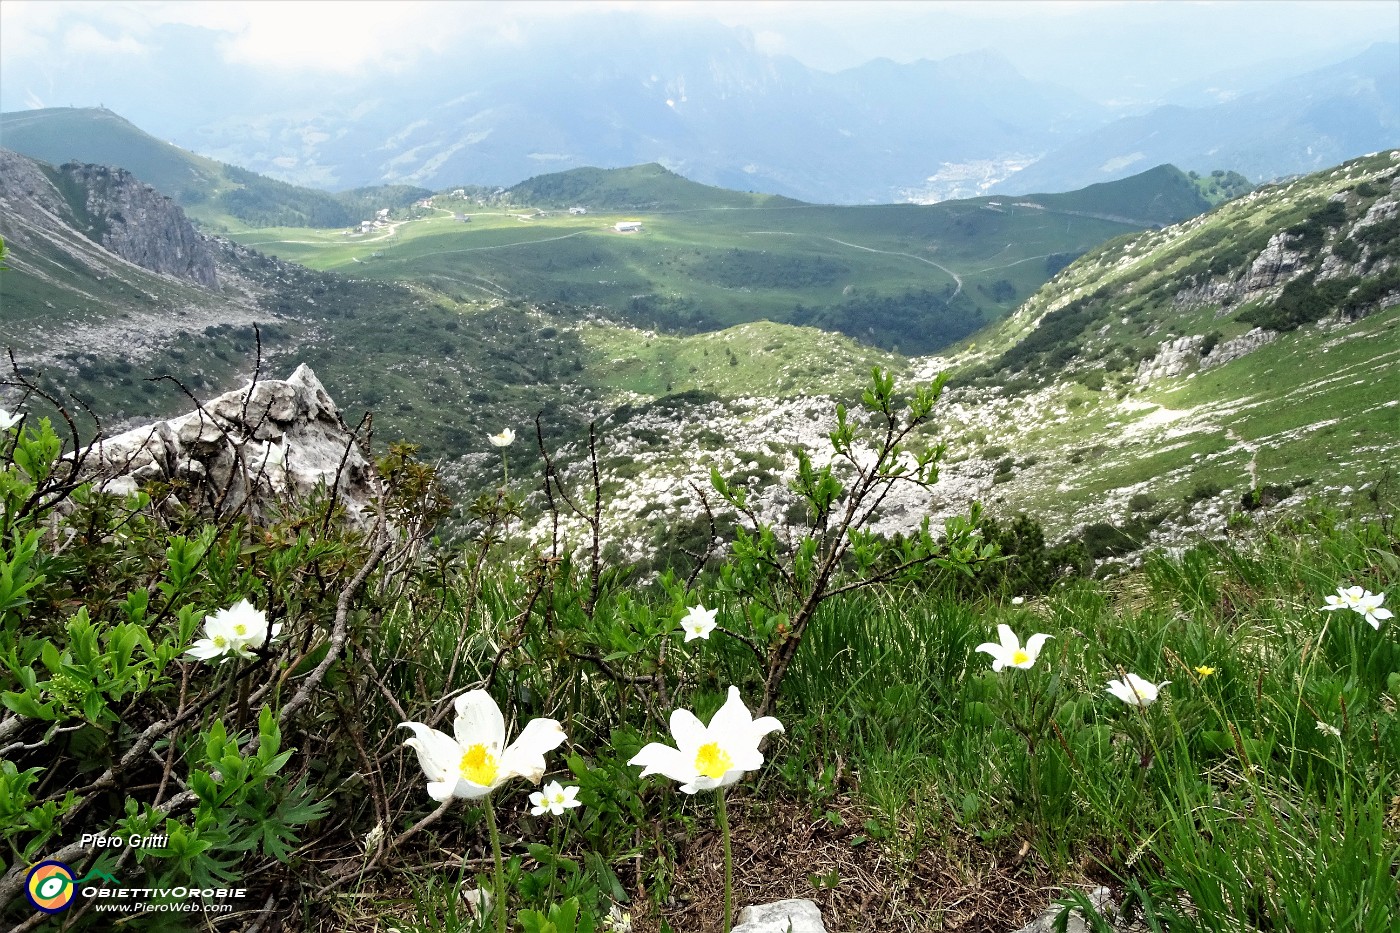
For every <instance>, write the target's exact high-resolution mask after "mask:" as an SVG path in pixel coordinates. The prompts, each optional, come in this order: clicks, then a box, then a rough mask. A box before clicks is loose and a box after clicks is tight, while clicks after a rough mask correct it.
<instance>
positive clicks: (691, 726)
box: [627, 687, 783, 794]
mask: <svg viewBox="0 0 1400 933" xmlns="http://www.w3.org/2000/svg"><path fill="white" fill-rule="evenodd" d="M782 731H783V724H782V723H780V722H778V720H776V719H774V718H773V717H772V716H764V717H762V718H761V719H754V718H753V714H751V713H750V712H749V710H748V707H746V706H745V705H744V701H743V700H741V699H739V688H738V687H730V688H729V699H728V700H726V701H725V703H724V705H723V706H721V707H720V708H719V712H717V713H715V715H714V717H713V718H712V719H711V720H710V724H709V725H708V726H706V725H705V724H704V723H702V722H701V721H700V719H699V718H698V717H697V716H696V715H695V714H694V713H692V712H691V711H690V710H688V709H678V710H676V711H674V712H673V713H671V736H672V738H674V739H675V740H676V747H675V748H672V747H671V746H669V745H662V744H661V743H660V742H652V743H651V744H649V745H647V746H646V747H645V748H643V749H642V750H641V751H640V752H638V753H637V754H636V756H635V757H633V759H632V760H631V761H629V762H627V763H628V764H629V765H639V766H641V768H642V774H641V776H642V777H647V776H648V775H652V774H664V775H666V777H668V778H670V779H671V780H673V781H676V782H678V783H679V784H680V785H681V790H682V791H683V792H684V793H687V794H693V793H695V792H696V791H701V790H714V789H715V788H717V787H728V786H729V785H730V784H733V783H734V782H736V781H738V780H739V779H740V778H741V777H743V776H744V772H746V771H756V770H757V769H758V768H760V767H762V766H763V752H761V751H759V750H758V745H759V743H760V742H761V741H763V737H764V736H766V735H767V734H768V733H770V732H782Z"/></svg>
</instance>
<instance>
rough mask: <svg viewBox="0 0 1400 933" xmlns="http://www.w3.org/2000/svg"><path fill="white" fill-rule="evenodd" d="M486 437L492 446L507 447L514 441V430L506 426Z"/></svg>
mask: <svg viewBox="0 0 1400 933" xmlns="http://www.w3.org/2000/svg"><path fill="white" fill-rule="evenodd" d="M486 439H487V440H488V441H490V442H491V446H492V447H509V446H510V445H511V444H512V443H513V442H514V441H515V431H514V430H513V429H511V428H506V429H505V430H504V431H502V432H501V433H500V434H492V435H490V436H489V437H487V438H486Z"/></svg>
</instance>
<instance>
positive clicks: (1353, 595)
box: [1322, 586, 1371, 612]
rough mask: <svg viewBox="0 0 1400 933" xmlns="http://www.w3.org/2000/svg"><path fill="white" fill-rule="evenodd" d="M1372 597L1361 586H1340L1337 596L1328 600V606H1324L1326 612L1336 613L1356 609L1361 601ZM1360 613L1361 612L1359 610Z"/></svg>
mask: <svg viewBox="0 0 1400 933" xmlns="http://www.w3.org/2000/svg"><path fill="white" fill-rule="evenodd" d="M1369 595H1371V594H1370V593H1368V592H1367V591H1366V590H1364V589H1363V588H1361V587H1359V586H1339V587H1337V595H1336V596H1328V597H1327V598H1326V602H1327V605H1325V606H1323V607H1322V608H1323V611H1325V612H1335V611H1336V610H1338V609H1356V607H1357V606H1358V605H1359V604H1360V603H1361V600H1362V599H1363V598H1364V597H1366V596H1369ZM1357 611H1360V610H1357Z"/></svg>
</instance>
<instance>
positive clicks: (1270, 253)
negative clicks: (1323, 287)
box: [1244, 233, 1308, 292]
mask: <svg viewBox="0 0 1400 933" xmlns="http://www.w3.org/2000/svg"><path fill="white" fill-rule="evenodd" d="M1288 237H1289V235H1288V234H1287V233H1275V234H1274V235H1273V237H1271V238H1270V239H1269V245H1268V246H1265V247H1264V251H1263V252H1261V253H1260V254H1259V255H1258V256H1257V257H1255V260H1254V262H1253V263H1251V264H1250V267H1249V272H1248V273H1247V274H1246V275H1245V278H1244V287H1245V291H1250V292H1255V291H1262V290H1263V289H1266V288H1273V287H1274V286H1275V285H1283V284H1284V283H1285V282H1287V281H1288V280H1289V279H1291V278H1293V276H1294V275H1296V274H1297V273H1298V272H1299V271H1300V270H1301V269H1302V268H1303V266H1304V265H1306V264H1307V261H1308V257H1307V256H1305V255H1304V254H1303V253H1302V252H1300V251H1298V250H1295V249H1289V247H1288Z"/></svg>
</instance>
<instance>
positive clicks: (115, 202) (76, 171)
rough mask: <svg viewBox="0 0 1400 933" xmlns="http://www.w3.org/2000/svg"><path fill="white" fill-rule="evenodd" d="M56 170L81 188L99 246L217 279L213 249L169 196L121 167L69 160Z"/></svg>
mask: <svg viewBox="0 0 1400 933" xmlns="http://www.w3.org/2000/svg"><path fill="white" fill-rule="evenodd" d="M59 171H61V172H62V173H63V174H64V175H66V176H67V177H68V178H69V179H71V180H72V181H73V182H74V183H76V184H77V185H78V186H79V187H80V189H82V190H86V192H87V201H86V204H85V205H84V208H85V210H86V212H87V215H88V217H89V219H90V220H91V221H92V226H95V227H96V228H97V229H96V230H95V231H94V232H95V233H96V236H95V237H94V239H96V240H97V241H98V242H100V243H101V244H102V245H103V246H105V247H107V248H108V249H109V250H111V251H112V252H114V253H116V254H117V255H118V256H120V257H122V258H123V259H125V260H127V261H128V262H132V263H135V264H136V265H138V266H140V267H141V268H143V269H150V270H151V271H152V272H160V273H162V274H164V275H173V276H175V277H176V278H181V279H185V280H187V281H190V282H196V283H198V284H200V285H203V286H204V287H206V288H213V287H214V286H215V285H216V284H217V278H216V277H215V273H214V253H213V251H212V250H211V249H210V248H209V247H208V245H207V244H205V242H204V241H203V240H202V239H201V238H200V236H199V234H197V233H195V232H194V227H192V226H191V225H190V222H189V220H188V219H187V218H186V217H185V212H184V211H183V210H181V209H180V206H179V205H178V204H176V203H175V202H174V201H172V200H170V199H169V198H167V197H166V196H165V195H163V194H161V193H160V192H158V191H156V189H154V188H152V187H151V186H150V185H146V184H142V183H141V182H140V181H138V180H137V179H136V177H135V176H134V175H132V174H131V173H130V172H128V171H126V170H125V169H119V168H108V167H107V166H105V165H80V164H78V163H76V162H70V163H68V164H66V165H64V166H63V167H62V168H61V169H59Z"/></svg>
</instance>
